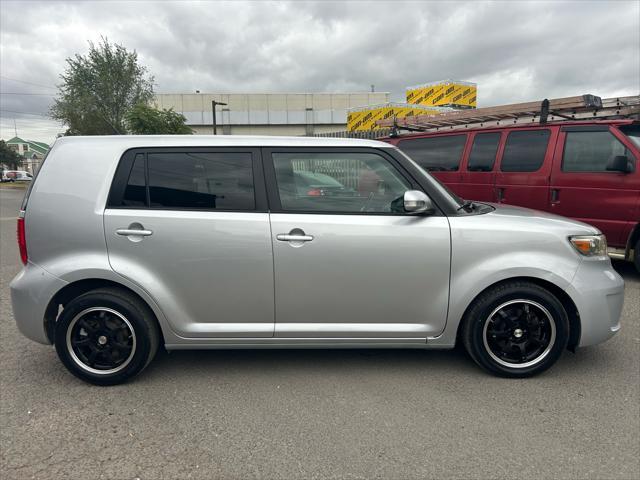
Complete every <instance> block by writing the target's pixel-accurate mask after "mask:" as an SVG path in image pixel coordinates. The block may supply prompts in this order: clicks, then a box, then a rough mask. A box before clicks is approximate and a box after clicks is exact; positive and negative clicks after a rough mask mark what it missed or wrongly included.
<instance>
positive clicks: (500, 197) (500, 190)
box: [498, 188, 504, 202]
mask: <svg viewBox="0 0 640 480" xmlns="http://www.w3.org/2000/svg"><path fill="white" fill-rule="evenodd" d="M503 200H504V188H498V202H502V201H503Z"/></svg>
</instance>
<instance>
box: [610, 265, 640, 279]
mask: <svg viewBox="0 0 640 480" xmlns="http://www.w3.org/2000/svg"><path fill="white" fill-rule="evenodd" d="M611 263H612V265H613V268H614V269H615V270H616V271H617V272H618V273H619V274H620V275H622V276H623V277H624V279H625V281H626V280H632V281H636V282H640V272H638V270H636V267H635V266H634V265H633V263H631V262H626V261H624V260H611Z"/></svg>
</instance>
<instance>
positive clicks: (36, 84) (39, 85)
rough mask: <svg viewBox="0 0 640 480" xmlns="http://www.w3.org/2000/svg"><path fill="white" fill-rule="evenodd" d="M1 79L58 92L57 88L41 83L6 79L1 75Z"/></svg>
mask: <svg viewBox="0 0 640 480" xmlns="http://www.w3.org/2000/svg"><path fill="white" fill-rule="evenodd" d="M0 78H4V79H5V80H11V81H12V82H18V83H26V84H27V85H34V86H36V87H42V88H50V89H51V90H57V88H56V87H52V86H51V85H43V84H41V83H33V82H27V81H26V80H18V79H17V78H10V77H5V76H4V75H0Z"/></svg>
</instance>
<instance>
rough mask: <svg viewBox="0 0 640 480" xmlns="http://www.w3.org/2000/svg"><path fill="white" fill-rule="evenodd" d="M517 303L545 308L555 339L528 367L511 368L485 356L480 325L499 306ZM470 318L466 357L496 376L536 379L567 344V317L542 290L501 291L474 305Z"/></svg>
mask: <svg viewBox="0 0 640 480" xmlns="http://www.w3.org/2000/svg"><path fill="white" fill-rule="evenodd" d="M519 299H522V300H531V301H534V302H536V303H539V304H540V305H542V306H543V307H544V308H546V309H547V310H548V311H549V313H550V314H551V317H552V321H553V322H554V323H555V330H556V335H555V341H554V344H553V346H552V347H551V350H550V351H549V353H547V355H546V356H545V358H544V359H542V360H541V361H540V362H538V363H536V364H535V365H531V366H529V367H524V368H512V367H507V366H504V365H501V364H500V363H498V362H496V361H495V360H494V359H493V358H492V357H491V356H490V355H489V353H488V352H487V349H486V347H485V345H484V325H485V322H486V320H487V318H488V317H489V315H490V314H491V313H492V312H493V311H494V310H495V309H496V308H498V307H499V306H500V305H501V304H503V303H505V302H508V301H510V300H519ZM472 315H473V316H472V317H471V318H469V319H468V321H469V322H470V324H469V339H468V343H469V347H470V349H471V351H470V353H471V355H472V357H473V358H474V360H475V361H476V362H477V363H479V364H480V365H481V366H482V367H484V368H485V369H487V370H489V371H490V372H492V373H495V374H497V375H500V376H505V377H517V378H520V377H529V376H532V375H536V374H538V373H541V372H543V371H545V370H547V369H548V368H549V367H551V365H553V364H554V363H555V362H556V361H557V360H558V358H559V357H560V355H562V352H563V351H564V350H565V348H566V347H567V343H568V340H569V321H568V318H567V313H566V312H565V310H564V307H563V306H562V303H560V301H558V299H557V298H556V297H554V296H553V295H552V294H551V293H549V292H547V291H546V290H543V289H542V288H535V287H532V286H517V287H512V288H508V289H505V290H504V291H501V292H500V293H497V294H494V295H489V296H487V297H486V298H484V299H483V300H481V301H480V302H479V303H478V305H477V306H476V308H474V309H473V312H472Z"/></svg>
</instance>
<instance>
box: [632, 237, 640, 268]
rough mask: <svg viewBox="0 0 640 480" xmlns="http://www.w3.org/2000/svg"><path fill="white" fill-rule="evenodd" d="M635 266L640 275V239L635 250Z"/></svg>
mask: <svg viewBox="0 0 640 480" xmlns="http://www.w3.org/2000/svg"><path fill="white" fill-rule="evenodd" d="M633 264H634V265H635V266H636V270H637V271H638V273H640V238H639V239H638V241H637V242H636V246H635V248H634V249H633Z"/></svg>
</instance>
